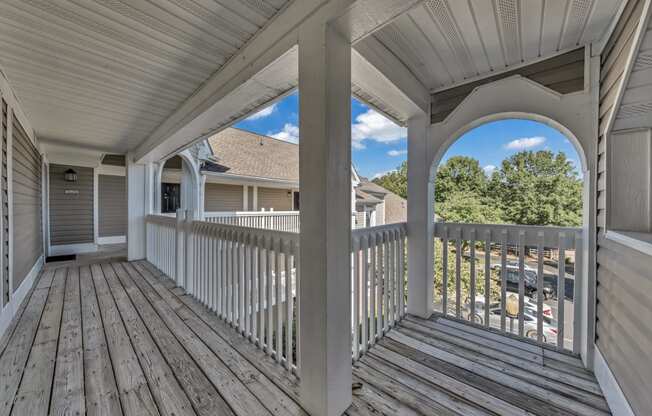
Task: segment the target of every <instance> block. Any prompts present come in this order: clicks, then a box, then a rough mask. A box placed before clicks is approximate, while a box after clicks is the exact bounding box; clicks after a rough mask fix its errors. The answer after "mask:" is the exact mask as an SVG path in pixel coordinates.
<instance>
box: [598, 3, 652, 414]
mask: <svg viewBox="0 0 652 416" xmlns="http://www.w3.org/2000/svg"><path fill="white" fill-rule="evenodd" d="M643 3H644V2H643V1H641V0H632V1H630V2H629V3H628V4H627V6H626V7H625V10H624V11H623V14H622V16H621V18H620V20H619V21H618V23H617V25H616V27H615V29H614V32H613V34H612V36H611V38H610V39H609V41H608V42H607V44H606V46H605V49H604V51H603V54H602V56H601V73H600V109H599V117H600V118H599V131H598V160H597V166H598V175H597V221H596V224H597V231H598V237H597V289H596V297H597V310H596V343H597V345H598V348H599V349H600V351H601V352H602V354H603V356H604V358H605V360H606V362H607V364H608V365H609V368H610V369H611V371H612V372H613V374H614V376H615V377H616V380H617V381H618V384H619V385H620V388H621V389H622V390H623V393H624V394H625V396H626V398H627V400H628V401H629V403H630V405H631V406H632V409H633V410H634V412H635V413H636V414H637V415H639V416H643V415H648V414H649V411H650V409H652V395H650V391H652V360H650V359H648V358H644V357H648V356H649V346H650V345H652V319H650V318H652V275H651V274H650V265H651V264H652V260H651V258H650V257H649V256H646V255H645V254H643V253H640V252H638V251H636V250H633V249H631V248H629V247H626V246H623V245H621V244H618V243H616V242H613V241H611V240H608V239H606V238H605V237H604V235H605V232H606V228H607V226H608V220H607V214H608V213H607V209H608V199H609V196H608V193H607V186H608V181H607V174H608V172H607V168H608V166H607V157H608V155H607V147H608V146H607V142H608V140H610V139H611V136H607V135H606V129H607V125H608V120H609V119H610V118H612V117H613V112H614V111H616V108H615V103H616V99H617V95H618V94H617V92H618V90H620V88H621V85H622V83H623V82H624V78H625V67H626V60H627V58H628V56H629V54H630V52H631V51H632V48H633V47H634V38H635V36H634V34H635V32H636V29H637V27H638V22H639V21H640V17H641V13H642V10H643ZM614 145H617V143H614ZM632 174H635V173H634V172H632ZM621 203H625V202H624V201H621Z"/></svg>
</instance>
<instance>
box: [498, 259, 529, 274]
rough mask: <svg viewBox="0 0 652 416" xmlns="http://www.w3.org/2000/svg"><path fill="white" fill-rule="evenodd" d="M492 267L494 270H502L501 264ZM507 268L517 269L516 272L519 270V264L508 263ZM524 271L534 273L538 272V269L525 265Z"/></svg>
mask: <svg viewBox="0 0 652 416" xmlns="http://www.w3.org/2000/svg"><path fill="white" fill-rule="evenodd" d="M490 267H491V268H492V269H495V270H500V269H501V268H502V265H501V264H500V263H494V264H491V265H490ZM507 268H508V269H509V268H516V270H518V262H517V261H508V262H507ZM523 269H524V270H529V271H531V272H534V273H536V272H537V269H535V268H534V267H532V266H528V265H527V264H524V265H523Z"/></svg>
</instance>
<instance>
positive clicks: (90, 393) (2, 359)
mask: <svg viewBox="0 0 652 416" xmlns="http://www.w3.org/2000/svg"><path fill="white" fill-rule="evenodd" d="M353 372H354V382H360V383H362V388H360V389H356V390H355V392H354V402H353V405H352V406H351V407H350V408H349V410H348V411H347V413H348V414H349V415H369V414H373V415H379V414H385V415H396V414H401V415H414V414H426V415H433V414H436V415H493V414H500V415H602V414H607V413H608V408H607V406H606V402H605V401H604V399H603V398H602V395H601V392H600V389H599V387H598V385H597V383H596V382H595V379H594V377H593V375H592V374H591V373H589V372H587V371H586V370H584V369H583V368H582V367H581V363H580V362H579V360H578V359H577V358H575V357H573V356H569V355H566V354H560V353H557V352H553V351H550V350H547V349H542V348H541V347H537V346H534V345H531V344H527V343H523V342H520V341H515V340H513V339H510V338H506V337H503V336H501V335H497V334H494V333H490V332H487V331H484V330H481V329H476V328H472V327H469V326H467V325H464V324H461V323H457V322H454V321H450V320H447V319H442V318H433V319H431V320H421V319H417V318H413V317H408V318H406V319H405V320H404V321H403V322H401V323H400V324H399V325H398V327H396V328H395V329H393V330H392V331H391V332H390V333H389V334H388V335H387V336H386V337H385V338H384V339H383V340H381V341H380V342H378V343H377V344H376V345H375V346H374V347H373V348H372V349H371V350H370V351H369V352H368V353H367V354H366V355H365V356H364V357H362V358H361V359H360V360H359V361H358V362H357V363H356V364H355V365H354V370H353ZM298 394H299V389H298V380H297V379H296V378H295V377H293V376H290V375H289V374H288V373H287V372H286V371H285V370H283V369H281V368H280V367H278V365H277V364H276V363H275V362H274V361H273V360H272V359H271V358H270V357H268V356H267V355H265V354H264V353H263V352H261V351H260V350H258V349H257V348H256V347H255V346H253V345H252V344H250V343H249V342H248V341H247V340H245V339H244V338H242V337H241V336H240V335H239V334H237V333H236V332H235V331H234V330H233V329H232V328H231V327H229V326H228V325H226V324H225V323H224V322H223V321H221V320H220V319H218V318H217V317H216V316H215V315H214V314H213V313H212V312H210V311H209V310H208V309H206V308H205V307H204V306H202V305H201V304H200V303H199V302H197V301H195V300H194V299H192V298H191V297H189V296H188V295H185V294H184V292H183V290H182V289H180V288H177V287H175V284H174V282H173V281H172V280H170V279H168V278H166V277H165V276H163V275H161V273H160V272H159V271H157V270H156V269H155V268H154V267H153V266H151V265H150V264H149V263H147V262H133V263H127V262H118V263H104V264H101V265H100V264H92V265H82V266H77V265H69V266H62V267H59V268H53V267H52V268H48V269H46V270H44V271H43V272H42V274H41V276H40V278H39V280H38V281H37V282H36V284H35V286H34V289H33V290H32V292H31V293H30V295H29V296H28V297H27V298H26V300H25V302H24V303H23V305H22V306H21V309H20V311H19V312H18V315H17V318H16V319H15V320H14V322H13V323H12V325H11V327H10V328H9V329H8V331H7V333H6V334H5V336H4V337H3V338H2V339H0V415H9V414H12V415H14V414H15V415H25V414H29V415H40V414H48V413H49V414H71V415H75V414H78V415H83V414H89V415H96V414H105V415H121V414H124V415H158V414H161V415H172V414H174V415H178V416H182V415H215V414H220V415H240V416H245V415H304V414H306V413H305V412H304V411H303V409H301V407H300V406H299V405H298V404H297V403H298Z"/></svg>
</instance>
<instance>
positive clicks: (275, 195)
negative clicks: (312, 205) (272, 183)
mask: <svg viewBox="0 0 652 416" xmlns="http://www.w3.org/2000/svg"><path fill="white" fill-rule="evenodd" d="M288 192H290V190H289V189H277V188H261V187H258V209H259V210H261V209H263V208H265V210H270V209H274V211H292V193H291V192H290V196H288Z"/></svg>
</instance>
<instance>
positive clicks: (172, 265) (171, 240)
mask: <svg viewBox="0 0 652 416" xmlns="http://www.w3.org/2000/svg"><path fill="white" fill-rule="evenodd" d="M176 247H177V220H176V218H175V217H170V216H167V215H150V216H148V217H147V261H149V262H150V263H152V264H153V265H154V266H156V267H157V268H158V269H159V270H161V271H162V272H163V273H165V274H166V275H168V276H176V267H177V262H176V259H177V254H176V250H177V248H176Z"/></svg>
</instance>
